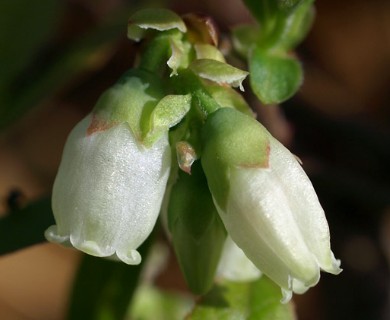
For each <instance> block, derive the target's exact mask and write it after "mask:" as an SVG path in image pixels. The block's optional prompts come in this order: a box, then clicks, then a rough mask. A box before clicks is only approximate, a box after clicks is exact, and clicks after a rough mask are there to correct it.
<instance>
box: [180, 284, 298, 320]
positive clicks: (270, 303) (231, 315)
mask: <svg viewBox="0 0 390 320" xmlns="http://www.w3.org/2000/svg"><path fill="white" fill-rule="evenodd" d="M280 299H281V292H280V288H279V287H278V286H277V285H275V284H274V283H273V282H272V281H271V280H269V279H268V278H266V277H262V278H261V279H260V280H258V281H256V282H231V281H223V282H221V283H220V284H218V285H215V286H214V288H213V289H212V290H211V291H210V292H209V293H208V294H207V295H206V296H204V297H203V298H202V299H201V300H200V301H199V303H198V304H197V305H196V306H195V308H194V310H193V311H192V313H191V314H190V315H189V316H188V317H187V318H186V319H187V320H214V319H219V320H241V319H242V320H294V319H296V317H295V314H294V310H293V308H292V306H291V304H281V303H280Z"/></svg>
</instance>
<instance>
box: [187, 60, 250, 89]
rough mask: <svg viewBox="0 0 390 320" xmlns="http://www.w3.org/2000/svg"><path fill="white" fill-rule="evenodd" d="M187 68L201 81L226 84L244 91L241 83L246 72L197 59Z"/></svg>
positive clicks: (217, 62) (224, 64) (213, 61)
mask: <svg viewBox="0 0 390 320" xmlns="http://www.w3.org/2000/svg"><path fill="white" fill-rule="evenodd" d="M189 68H190V69H191V70H192V71H193V72H194V73H196V74H197V75H198V76H199V77H201V78H203V79H207V80H211V81H214V82H216V83H218V84H221V85H224V84H228V85H231V86H233V87H240V89H241V90H242V91H244V88H243V86H242V82H243V81H244V79H245V78H246V77H247V75H248V72H246V71H243V70H240V69H237V68H235V67H233V66H231V65H230V64H227V63H224V62H221V61H217V60H211V59H198V60H195V61H193V62H192V63H191V64H190V66H189Z"/></svg>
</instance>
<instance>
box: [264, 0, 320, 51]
mask: <svg viewBox="0 0 390 320" xmlns="http://www.w3.org/2000/svg"><path fill="white" fill-rule="evenodd" d="M313 1H314V0H301V1H300V2H299V3H298V4H297V5H296V6H295V7H293V8H291V9H290V10H287V11H286V10H284V11H281V12H280V14H279V21H278V25H277V26H276V28H275V30H274V32H273V35H272V36H270V38H269V39H268V44H267V45H268V46H269V47H272V48H273V49H281V50H284V51H289V50H292V49H294V48H295V47H296V46H297V45H298V44H299V43H300V42H301V41H302V40H303V39H304V38H305V37H306V35H307V33H308V32H309V30H310V28H311V26H312V24H313V20H314V7H313Z"/></svg>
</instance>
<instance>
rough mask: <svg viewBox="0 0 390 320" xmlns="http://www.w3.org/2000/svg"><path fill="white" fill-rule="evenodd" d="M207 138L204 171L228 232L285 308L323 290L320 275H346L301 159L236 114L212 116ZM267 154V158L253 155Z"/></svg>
mask: <svg viewBox="0 0 390 320" xmlns="http://www.w3.org/2000/svg"><path fill="white" fill-rule="evenodd" d="M218 113H219V114H218ZM222 124H223V125H222ZM232 128H237V130H236V129H232ZM204 136H205V148H204V151H203V159H202V160H203V161H202V165H203V168H204V170H205V173H206V177H207V180H208V183H209V187H210V191H211V193H212V194H213V198H214V203H215V205H216V207H217V209H218V212H219V214H220V217H221V219H222V221H223V223H224V225H225V227H226V230H227V231H228V233H229V235H230V236H231V238H232V239H233V241H234V242H235V243H236V244H237V245H238V246H239V247H240V248H241V249H242V250H243V252H244V253H245V255H246V256H247V257H248V258H249V259H250V260H251V261H252V262H253V263H254V264H255V266H256V267H257V268H258V269H259V270H260V271H261V272H263V273H264V274H265V275H267V276H268V277H269V278H271V279H272V280H273V281H274V282H276V283H277V284H278V285H279V286H280V287H281V288H282V292H283V300H282V301H283V302H287V301H289V300H290V298H291V295H292V292H295V293H303V292H305V291H306V290H307V289H308V288H309V287H312V286H314V285H316V284H317V282H318V281H319V278H320V270H324V271H326V272H329V273H333V274H338V273H340V272H341V269H340V261H338V260H336V259H335V257H334V255H333V253H332V251H331V249H330V236H329V228H328V223H327V221H326V218H325V214H324V211H323V209H322V207H321V205H320V203H319V200H318V198H317V195H316V193H315V191H314V189H313V186H312V184H311V182H310V180H309V178H308V177H307V175H306V174H305V172H304V171H303V169H302V167H301V165H300V164H299V163H298V161H297V159H296V157H295V156H294V155H293V154H291V153H290V152H289V151H288V150H287V149H286V148H285V147H284V146H283V145H282V144H281V143H279V142H278V141H277V140H276V139H275V138H273V137H272V136H271V135H270V134H269V133H268V131H267V130H266V129H265V128H263V127H262V126H261V125H260V124H259V123H258V122H257V121H255V120H254V119H252V118H250V117H248V116H246V115H243V114H240V113H239V112H237V111H234V110H228V109H226V110H223V109H221V110H218V111H217V112H215V114H212V115H211V116H210V118H209V119H208V123H206V127H205V132H204ZM259 136H260V137H261V138H259ZM259 143H261V144H264V146H263V147H262V148H260V149H259V148H258V147H259V146H258V144H259ZM259 150H260V152H263V153H265V155H266V157H264V154H263V155H259V157H258V159H256V157H254V156H253V154H250V153H257V152H259ZM245 153H249V155H245Z"/></svg>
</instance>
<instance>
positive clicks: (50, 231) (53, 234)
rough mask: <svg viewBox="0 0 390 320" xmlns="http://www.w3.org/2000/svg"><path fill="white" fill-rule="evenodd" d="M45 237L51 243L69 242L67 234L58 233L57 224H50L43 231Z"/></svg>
mask: <svg viewBox="0 0 390 320" xmlns="http://www.w3.org/2000/svg"><path fill="white" fill-rule="evenodd" d="M45 238H46V239H47V241H49V242H52V243H60V244H64V243H66V242H69V236H61V235H59V234H58V230H57V226H56V225H52V226H50V227H49V228H47V229H46V231H45Z"/></svg>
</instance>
